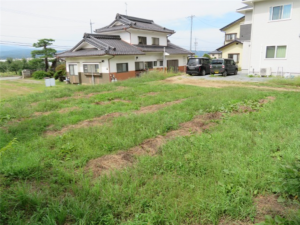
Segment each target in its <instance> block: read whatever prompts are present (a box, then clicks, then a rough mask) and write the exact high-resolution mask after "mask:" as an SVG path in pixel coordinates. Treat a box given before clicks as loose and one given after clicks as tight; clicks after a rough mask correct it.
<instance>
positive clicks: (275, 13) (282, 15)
mask: <svg viewBox="0 0 300 225" xmlns="http://www.w3.org/2000/svg"><path fill="white" fill-rule="evenodd" d="M291 12H292V4H288V5H280V6H274V7H271V8H270V20H283V19H290V18H291Z"/></svg>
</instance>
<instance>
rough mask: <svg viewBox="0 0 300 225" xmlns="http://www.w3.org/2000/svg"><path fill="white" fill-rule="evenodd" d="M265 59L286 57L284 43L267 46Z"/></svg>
mask: <svg viewBox="0 0 300 225" xmlns="http://www.w3.org/2000/svg"><path fill="white" fill-rule="evenodd" d="M266 58H267V59H284V58H286V45H281V46H267V51H266Z"/></svg>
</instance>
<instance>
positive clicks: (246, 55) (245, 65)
mask: <svg viewBox="0 0 300 225" xmlns="http://www.w3.org/2000/svg"><path fill="white" fill-rule="evenodd" d="M250 56H251V41H244V42H243V60H242V64H241V66H242V71H243V72H248V69H249V67H250V62H251V57H250Z"/></svg>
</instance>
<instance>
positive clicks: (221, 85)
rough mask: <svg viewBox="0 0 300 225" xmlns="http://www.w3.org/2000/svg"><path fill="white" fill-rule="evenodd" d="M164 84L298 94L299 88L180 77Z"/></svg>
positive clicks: (166, 80)
mask: <svg viewBox="0 0 300 225" xmlns="http://www.w3.org/2000/svg"><path fill="white" fill-rule="evenodd" d="M162 82H164V83H171V84H186V85H193V86H199V87H212V88H224V87H248V88H255V89H265V90H273V91H294V92H300V88H298V89H290V88H276V87H268V86H255V85H248V84H245V83H241V82H234V81H232V82H227V81H209V80H194V79H190V78H186V77H183V76H180V77H170V78H168V79H165V80H163V81H162Z"/></svg>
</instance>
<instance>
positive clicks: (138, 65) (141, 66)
mask: <svg viewBox="0 0 300 225" xmlns="http://www.w3.org/2000/svg"><path fill="white" fill-rule="evenodd" d="M144 69H145V64H144V62H135V70H144Z"/></svg>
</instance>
